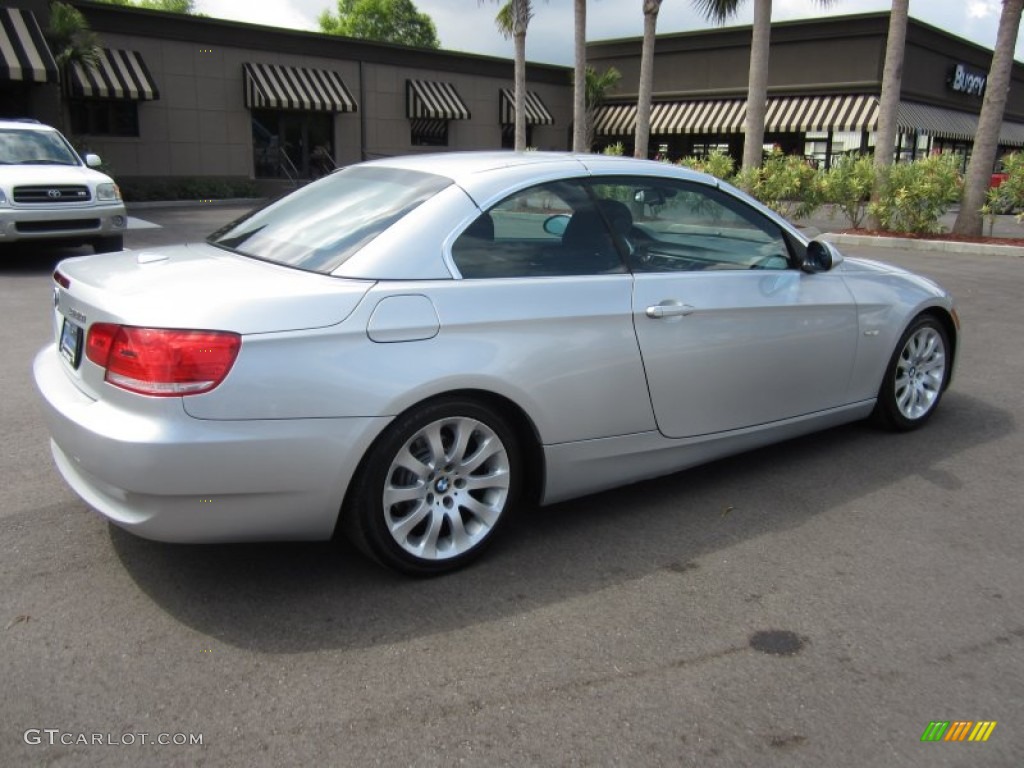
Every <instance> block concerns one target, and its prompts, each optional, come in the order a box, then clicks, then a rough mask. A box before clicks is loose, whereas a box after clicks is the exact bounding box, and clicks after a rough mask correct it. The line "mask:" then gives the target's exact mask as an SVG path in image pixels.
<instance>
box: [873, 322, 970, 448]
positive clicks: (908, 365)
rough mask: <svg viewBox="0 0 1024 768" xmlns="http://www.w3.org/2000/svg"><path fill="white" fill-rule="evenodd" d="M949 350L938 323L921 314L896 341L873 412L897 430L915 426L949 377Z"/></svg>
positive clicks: (933, 404) (933, 405) (931, 409)
mask: <svg viewBox="0 0 1024 768" xmlns="http://www.w3.org/2000/svg"><path fill="white" fill-rule="evenodd" d="M950 353H951V350H950V346H949V337H948V335H947V333H946V329H945V328H944V327H943V325H942V323H941V322H939V321H938V320H937V319H936V318H934V317H932V316H931V315H923V316H921V317H919V318H918V319H917V320H915V321H914V322H913V323H911V325H910V327H909V328H908V329H907V330H906V331H905V332H904V334H903V336H902V337H901V338H900V341H899V343H898V344H897V345H896V350H895V352H894V353H893V356H892V359H891V360H890V362H889V367H888V369H887V370H886V373H885V380H884V381H883V382H882V387H881V389H880V390H879V394H878V405H877V407H876V414H877V415H878V416H879V417H881V419H882V421H883V422H884V423H886V424H887V425H889V426H891V427H894V428H896V429H899V430H909V429H915V428H917V427H919V426H921V425H922V424H924V422H925V421H926V420H927V419H928V418H929V417H930V416H931V415H932V413H934V411H935V409H936V407H937V406H938V404H939V400H940V399H941V398H942V392H943V390H945V388H946V383H947V381H948V379H949V373H950V363H951V356H950Z"/></svg>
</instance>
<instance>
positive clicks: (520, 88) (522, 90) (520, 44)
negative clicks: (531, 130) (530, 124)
mask: <svg viewBox="0 0 1024 768" xmlns="http://www.w3.org/2000/svg"><path fill="white" fill-rule="evenodd" d="M514 39H515V44H516V63H515V76H516V83H515V100H516V143H515V150H516V152H525V151H526V27H525V26H523V25H522V24H517V25H516V32H515V38H514Z"/></svg>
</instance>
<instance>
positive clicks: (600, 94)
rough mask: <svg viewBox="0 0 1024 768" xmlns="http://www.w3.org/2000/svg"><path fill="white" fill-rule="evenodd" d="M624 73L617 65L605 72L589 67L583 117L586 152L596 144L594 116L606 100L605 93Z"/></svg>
mask: <svg viewBox="0 0 1024 768" xmlns="http://www.w3.org/2000/svg"><path fill="white" fill-rule="evenodd" d="M621 77H622V74H621V73H620V72H619V70H617V69H616V68H615V67H608V69H606V70H605V71H604V72H600V73H599V72H598V71H597V70H596V69H594V68H593V67H587V84H586V93H585V94H584V97H585V100H586V104H587V110H586V115H585V117H584V119H583V122H584V124H585V128H586V138H585V140H584V144H583V146H584V150H583V151H584V152H589V151H590V148H591V147H593V146H594V116H595V115H596V114H597V108H598V107H599V106H601V102H603V101H604V97H605V94H606V93H608V91H610V90H611V89H612V88H614V87H615V86H616V85H618V82H619V80H620V78H621Z"/></svg>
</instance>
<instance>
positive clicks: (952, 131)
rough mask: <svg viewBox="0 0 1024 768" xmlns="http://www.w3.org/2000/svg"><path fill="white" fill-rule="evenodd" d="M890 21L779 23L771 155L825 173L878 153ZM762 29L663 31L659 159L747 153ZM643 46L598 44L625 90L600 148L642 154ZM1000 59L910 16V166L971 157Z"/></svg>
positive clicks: (1022, 142) (903, 126) (1009, 112)
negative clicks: (793, 158) (926, 157)
mask: <svg viewBox="0 0 1024 768" xmlns="http://www.w3.org/2000/svg"><path fill="white" fill-rule="evenodd" d="M888 27H889V14H888V13H871V14H858V15H854V16H839V17H831V18H821V19H816V20H811V21H794V22H780V23H775V24H773V25H772V32H771V57H770V65H769V71H768V112H767V119H766V125H765V131H766V132H765V143H766V145H767V146H766V149H767V148H770V147H771V146H772V145H774V146H777V147H779V148H780V149H782V151H784V152H785V153H787V154H803V155H805V156H806V157H807V158H808V159H809V160H812V161H814V162H816V163H819V164H822V165H829V164H831V163H832V162H833V161H834V160H835V159H836V158H837V157H839V156H840V155H842V154H848V153H855V152H862V151H869V150H873V146H874V136H873V132H874V130H875V128H876V126H877V122H878V111H879V97H880V95H881V92H882V71H883V66H884V63H885V44H886V38H887V36H888ZM750 38H751V28H750V27H749V26H748V27H733V28H725V29H716V30H708V31H701V32H687V33H681V34H671V35H659V36H658V39H657V44H656V46H655V56H654V58H655V61H654V88H653V106H652V116H651V143H650V146H651V153H652V154H654V153H662V154H664V155H667V156H668V157H670V158H672V159H675V158H678V157H680V156H684V155H704V154H707V153H708V152H710V151H713V150H716V149H717V150H720V151H726V152H728V153H730V154H731V155H732V156H733V157H735V158H737V159H739V158H740V157H742V149H743V120H744V118H745V116H746V93H747V78H748V70H749V61H750ZM641 47H642V39H641V38H631V39H623V40H609V41H602V42H596V43H592V44H590V45H588V46H587V57H588V60H589V63H590V65H591V66H593V67H594V68H596V69H597V70H598V71H602V70H604V69H605V68H607V67H609V66H614V67H615V68H616V69H618V70H619V72H621V73H622V79H621V80H620V86H621V87H620V89H619V90H618V91H616V92H614V93H612V94H609V96H608V99H607V102H606V103H605V104H604V105H603V106H602V107H601V108H600V110H599V113H598V116H597V121H596V122H597V125H596V134H597V138H598V142H599V143H601V144H609V143H612V142H616V141H622V142H623V143H624V144H626V145H627V148H629V147H631V146H632V137H633V133H634V128H635V119H636V98H637V94H636V91H635V89H636V85H635V84H636V83H638V82H639V76H640V52H641ZM991 60H992V51H990V50H988V49H986V48H984V47H982V46H979V45H975V44H974V43H970V42H968V41H966V40H963V39H961V38H958V37H956V36H954V35H951V34H949V33H948V32H945V31H943V30H940V29H937V28H935V27H932V26H930V25H927V24H924V23H921V22H919V21H916V20H914V19H911V20H910V23H909V26H908V30H907V40H906V49H905V53H904V65H903V78H902V88H901V92H900V108H899V114H898V126H899V139H898V146H897V147H894V152H896V153H897V154H898V157H899V158H901V159H911V158H913V157H920V156H921V155H923V154H928V153H931V152H936V151H945V152H955V153H958V154H960V155H962V156H963V157H964V158H965V160H966V157H967V155H968V153H969V152H970V148H971V144H972V141H973V139H974V132H975V130H976V128H977V123H978V114H979V112H980V111H981V103H982V98H983V95H984V87H985V79H986V76H987V73H988V70H989V66H990V64H991ZM1000 143H1001V145H1002V149H1003V150H1004V151H1007V150H1010V149H1016V148H1020V147H1022V146H1024V65H1021V64H1018V63H1015V64H1014V68H1013V76H1012V84H1011V88H1010V93H1009V99H1008V101H1007V106H1006V111H1005V116H1004V124H1003V131H1002V134H1001V138H1000Z"/></svg>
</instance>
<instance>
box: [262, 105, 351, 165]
mask: <svg viewBox="0 0 1024 768" xmlns="http://www.w3.org/2000/svg"><path fill="white" fill-rule="evenodd" d="M252 151H253V169H254V171H255V174H256V178H258V179H315V178H319V177H320V176H324V175H325V174H328V173H330V172H331V171H332V170H334V113H333V112H286V111H276V110H269V109H268V110H253V111H252Z"/></svg>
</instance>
